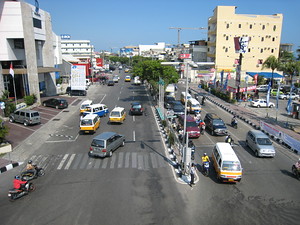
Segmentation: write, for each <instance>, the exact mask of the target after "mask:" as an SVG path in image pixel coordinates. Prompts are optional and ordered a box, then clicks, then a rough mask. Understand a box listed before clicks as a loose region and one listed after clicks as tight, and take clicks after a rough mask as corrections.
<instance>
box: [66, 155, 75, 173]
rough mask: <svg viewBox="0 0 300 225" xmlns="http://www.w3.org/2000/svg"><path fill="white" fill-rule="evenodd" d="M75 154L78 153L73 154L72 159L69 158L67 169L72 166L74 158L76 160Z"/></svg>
mask: <svg viewBox="0 0 300 225" xmlns="http://www.w3.org/2000/svg"><path fill="white" fill-rule="evenodd" d="M75 155H76V154H72V155H71V156H70V159H69V161H68V163H67V165H66V166H65V170H67V169H69V167H70V166H71V163H72V162H73V160H74V158H75Z"/></svg>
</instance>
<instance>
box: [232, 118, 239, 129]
mask: <svg viewBox="0 0 300 225" xmlns="http://www.w3.org/2000/svg"><path fill="white" fill-rule="evenodd" d="M237 123H238V122H237V118H236V115H234V116H233V117H232V119H231V126H232V127H233V126H235V125H237Z"/></svg>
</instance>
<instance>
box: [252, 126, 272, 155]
mask: <svg viewBox="0 0 300 225" xmlns="http://www.w3.org/2000/svg"><path fill="white" fill-rule="evenodd" d="M246 144H247V145H248V146H249V148H250V149H251V150H252V151H253V152H254V154H255V156H256V157H263V156H266V157H274V156H275V149H274V146H273V144H272V142H271V140H270V139H269V137H268V136H267V135H266V134H264V133H263V132H262V131H260V130H250V131H248V133H247V136H246Z"/></svg>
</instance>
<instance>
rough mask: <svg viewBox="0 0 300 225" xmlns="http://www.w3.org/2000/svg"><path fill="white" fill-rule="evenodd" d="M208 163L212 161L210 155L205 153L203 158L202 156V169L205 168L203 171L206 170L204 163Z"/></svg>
mask: <svg viewBox="0 0 300 225" xmlns="http://www.w3.org/2000/svg"><path fill="white" fill-rule="evenodd" d="M206 162H210V159H209V157H208V155H207V154H206V153H204V154H203V156H202V168H203V170H204V163H206Z"/></svg>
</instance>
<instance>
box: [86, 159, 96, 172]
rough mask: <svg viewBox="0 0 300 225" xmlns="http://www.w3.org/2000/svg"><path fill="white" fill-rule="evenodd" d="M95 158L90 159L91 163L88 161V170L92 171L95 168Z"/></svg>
mask: <svg viewBox="0 0 300 225" xmlns="http://www.w3.org/2000/svg"><path fill="white" fill-rule="evenodd" d="M95 160H96V159H95V158H91V157H89V161H88V164H87V167H86V168H87V169H91V168H93V166H94V163H95Z"/></svg>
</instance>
